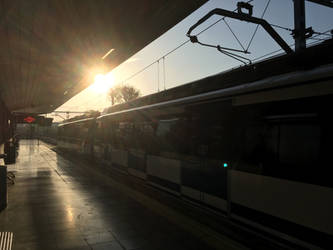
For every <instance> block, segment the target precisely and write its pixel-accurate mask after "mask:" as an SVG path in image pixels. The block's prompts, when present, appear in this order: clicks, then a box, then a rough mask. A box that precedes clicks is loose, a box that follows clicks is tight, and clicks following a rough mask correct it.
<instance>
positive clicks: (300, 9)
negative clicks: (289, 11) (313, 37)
mask: <svg viewBox="0 0 333 250" xmlns="http://www.w3.org/2000/svg"><path fill="white" fill-rule="evenodd" d="M294 24H295V28H294V38H295V51H296V52H298V51H300V50H303V49H305V48H306V40H305V0H294Z"/></svg>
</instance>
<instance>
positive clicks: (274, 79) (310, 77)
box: [97, 63, 333, 119]
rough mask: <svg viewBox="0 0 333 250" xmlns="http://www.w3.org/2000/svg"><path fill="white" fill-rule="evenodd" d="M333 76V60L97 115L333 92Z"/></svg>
mask: <svg viewBox="0 0 333 250" xmlns="http://www.w3.org/2000/svg"><path fill="white" fill-rule="evenodd" d="M332 80H333V63H332V64H328V65H323V66H320V67H317V68H314V69H311V70H307V71H301V70H300V71H297V72H290V73H286V74H281V75H278V76H271V77H268V78H265V79H262V80H258V81H254V82H248V83H244V84H242V85H237V86H232V87H229V88H222V89H219V90H214V91H209V92H205V93H201V94H197V95H193V96H186V97H182V98H177V99H173V100H169V101H164V102H159V103H154V104H149V105H144V106H139V107H133V108H129V109H124V110H120V111H115V112H113V113H110V114H105V115H102V116H100V117H98V118H97V119H103V118H107V117H114V116H116V115H121V114H126V113H129V112H133V111H144V110H148V109H149V110H153V109H159V108H165V107H171V106H177V105H186V104H192V103H200V102H206V101H215V100H221V99H231V98H233V101H234V104H235V105H239V104H241V103H243V104H244V103H246V102H247V103H248V102H249V101H250V102H262V101H269V100H274V99H276V98H280V99H291V98H295V97H306V96H319V95H326V94H333V82H332ZM300 83H302V84H300ZM305 83H306V84H305ZM313 84H315V85H313ZM304 86H305V88H304ZM286 87H292V88H293V89H292V90H291V89H287V90H284V91H285V92H281V91H280V92H277V93H275V96H274V94H273V95H272V93H270V95H269V96H263V95H261V96H260V95H257V96H256V97H255V100H253V98H252V100H251V96H249V95H251V94H253V93H258V92H259V93H260V92H263V91H270V90H276V89H279V90H281V88H282V89H283V88H284V89H285V88H286ZM297 87H299V88H297ZM289 90H291V91H289ZM288 91H289V93H288ZM276 94H277V95H276ZM279 96H280V97H279ZM235 97H236V98H235Z"/></svg>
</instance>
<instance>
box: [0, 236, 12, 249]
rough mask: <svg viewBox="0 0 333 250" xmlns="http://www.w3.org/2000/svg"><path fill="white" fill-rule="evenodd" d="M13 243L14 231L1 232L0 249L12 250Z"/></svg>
mask: <svg viewBox="0 0 333 250" xmlns="http://www.w3.org/2000/svg"><path fill="white" fill-rule="evenodd" d="M12 243H13V233H12V232H0V250H11V249H12Z"/></svg>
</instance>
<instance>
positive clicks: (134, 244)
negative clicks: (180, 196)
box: [0, 140, 246, 250]
mask: <svg viewBox="0 0 333 250" xmlns="http://www.w3.org/2000/svg"><path fill="white" fill-rule="evenodd" d="M87 169H88V168H86V167H85V166H84V164H83V163H78V162H75V161H71V160H70V159H67V158H66V157H65V156H64V155H63V154H59V153H57V152H55V151H54V150H52V146H51V145H49V144H46V143H44V142H41V141H37V140H21V141H20V149H19V156H18V158H17V162H16V164H13V165H8V171H12V172H13V173H14V174H15V183H14V184H10V185H9V186H8V207H7V208H6V209H5V210H3V211H2V212H0V232H12V233H13V242H12V249H96V250H101V249H111V250H130V249H133V250H134V249H136V250H149V249H154V250H158V249H161V250H163V249H168V250H171V249H173V250H177V249H184V250H185V249H192V250H194V249H197V250H199V249H200V250H201V249H205V250H209V249H246V247H245V246H243V245H242V244H239V243H238V242H236V241H234V240H231V239H229V238H227V237H222V238H221V237H216V236H215V235H214V233H213V232H212V231H209V230H208V231H207V230H206V231H205V229H203V228H201V227H200V225H197V224H195V223H193V221H189V220H187V219H186V218H185V217H184V216H181V215H178V214H177V213H175V212H173V211H172V210H168V208H166V207H165V206H163V205H161V204H159V203H158V202H154V201H151V200H150V199H149V198H147V196H140V194H139V193H137V192H135V191H133V192H132V191H129V190H130V189H128V190H126V188H123V186H121V185H119V184H118V183H117V182H115V181H112V180H111V179H110V178H109V177H107V176H104V177H103V174H102V175H95V174H93V173H92V171H93V168H91V166H90V168H89V169H90V170H87ZM170 217H172V218H173V219H172V220H170ZM189 228H190V230H187V229H189Z"/></svg>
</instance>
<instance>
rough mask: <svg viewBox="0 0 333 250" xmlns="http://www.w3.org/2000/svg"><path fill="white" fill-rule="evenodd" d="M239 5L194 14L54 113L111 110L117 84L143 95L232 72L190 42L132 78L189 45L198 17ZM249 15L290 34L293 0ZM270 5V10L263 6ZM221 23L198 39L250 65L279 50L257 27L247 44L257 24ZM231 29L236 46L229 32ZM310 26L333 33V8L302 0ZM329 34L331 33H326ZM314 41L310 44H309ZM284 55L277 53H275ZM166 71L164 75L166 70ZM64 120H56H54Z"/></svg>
mask: <svg viewBox="0 0 333 250" xmlns="http://www.w3.org/2000/svg"><path fill="white" fill-rule="evenodd" d="M237 2H238V1H235V0H210V1H208V2H207V3H206V4H205V5H203V6H202V7H201V8H199V9H197V10H196V11H195V12H193V13H192V14H191V15H189V16H188V17H187V18H185V19H184V20H183V21H181V22H180V23H178V24H177V25H175V26H174V27H173V28H171V29H170V30H169V31H167V32H166V33H164V34H163V35H162V36H160V37H159V38H157V39H156V40H155V41H153V42H152V43H150V44H149V45H147V46H146V47H144V48H143V49H142V50H141V51H139V52H138V53H136V54H135V55H133V56H132V57H131V58H129V59H128V60H127V61H125V62H124V63H122V64H121V65H119V66H118V67H116V68H115V69H113V70H112V71H111V72H110V73H108V74H107V76H106V77H105V76H100V75H99V76H97V77H96V79H97V81H96V82H95V83H91V84H92V85H91V86H90V87H88V88H87V89H85V90H83V91H82V92H80V93H79V94H77V95H76V96H74V97H73V98H71V99H70V100H69V101H67V102H66V103H65V104H63V105H62V106H60V107H59V108H58V109H57V110H66V111H86V110H99V111H102V110H103V109H104V108H106V107H108V106H110V99H109V98H108V96H107V89H108V88H109V87H110V86H112V85H115V84H121V83H126V84H129V85H131V86H133V87H135V88H137V89H139V90H140V92H141V94H142V96H144V95H148V94H152V93H156V92H158V91H163V90H164V89H170V88H172V87H176V86H179V85H182V84H185V83H188V82H191V81H194V80H197V79H200V78H203V77H206V76H209V75H213V74H216V73H219V72H223V71H226V70H230V69H232V68H235V67H239V66H241V65H242V63H241V62H239V61H237V60H235V59H232V58H230V57H228V56H226V55H224V54H222V53H220V52H218V51H217V50H216V49H214V48H208V47H203V46H200V45H198V44H193V43H191V42H188V43H186V44H185V45H184V46H182V47H181V48H179V49H177V50H176V51H174V52H173V53H171V54H169V55H167V56H166V57H165V58H164V60H163V59H161V60H159V62H156V63H154V64H153V65H152V66H150V67H148V68H147V69H146V70H144V71H143V72H142V73H140V74H137V75H136V76H135V77H131V76H132V75H133V74H135V73H137V72H138V71H140V70H141V69H143V68H145V67H146V66H147V65H150V64H151V63H153V62H155V61H157V60H158V59H160V58H163V56H164V55H165V54H167V53H168V52H169V51H171V50H173V49H174V48H176V47H178V46H179V45H180V44H182V43H183V42H185V41H187V40H188V38H187V37H186V33H187V31H188V29H189V28H190V27H191V26H192V25H193V24H195V23H196V22H197V21H198V20H199V19H200V18H201V17H203V16H204V15H205V14H207V13H208V12H209V11H210V10H212V9H215V8H223V9H227V10H230V11H233V10H235V8H236V4H237ZM251 4H252V5H253V6H254V8H253V16H255V17H259V18H260V17H261V16H262V15H263V11H264V9H265V8H266V7H267V9H266V12H265V13H264V16H263V19H265V20H266V21H268V22H269V23H271V24H275V25H279V26H282V27H285V28H290V29H292V28H293V26H294V24H293V23H294V19H293V18H294V15H293V1H292V0H253V1H252V2H251ZM267 4H268V5H267ZM220 19H221V16H212V17H211V18H210V19H208V20H207V21H206V22H205V23H203V24H202V25H200V26H199V27H197V28H196V29H195V30H194V31H193V34H198V33H199V32H200V31H202V30H204V29H205V28H206V27H208V26H209V25H210V24H213V23H214V22H216V21H218V20H220ZM225 21H226V23H225V22H224V21H223V20H222V21H220V22H218V23H217V24H215V25H214V26H212V27H211V28H210V29H208V30H206V31H205V32H203V33H202V34H200V35H199V36H198V38H199V40H200V41H201V42H204V43H208V44H212V45H221V46H223V47H229V48H234V49H242V47H241V46H243V47H244V48H247V47H248V46H249V49H248V51H249V52H250V54H246V55H245V54H239V55H241V56H245V57H247V58H249V59H251V60H254V59H256V58H259V57H261V56H263V55H265V54H267V53H270V52H272V51H276V50H279V49H280V47H279V46H278V45H277V44H276V43H275V41H274V40H273V39H272V38H270V36H269V35H268V34H267V33H266V32H265V31H264V29H263V28H261V27H259V28H258V30H257V32H256V33H255V36H254V38H253V41H252V42H251V44H250V45H249V42H250V40H251V37H252V36H253V34H254V32H255V30H256V25H254V24H250V23H247V22H241V21H238V20H233V19H230V18H227V19H225ZM227 25H229V27H230V28H231V29H232V31H233V32H234V34H235V35H236V37H237V39H238V40H239V42H238V41H237V40H236V38H235V37H234V35H233V34H232V33H231V31H230V30H229V28H228V26H227ZM310 26H311V27H312V28H313V30H314V31H315V32H325V31H328V30H330V29H333V9H331V8H328V7H325V6H320V5H318V4H314V3H311V2H308V1H306V27H310ZM275 30H276V31H277V32H278V33H279V35H280V36H281V37H282V38H283V39H284V40H285V41H286V42H287V43H288V44H293V43H294V40H293V37H292V35H291V32H290V31H288V30H285V29H280V28H275ZM327 34H329V33H327ZM316 38H319V39H322V38H328V35H326V36H325V35H318V36H317V37H316ZM314 42H318V41H316V40H308V41H307V43H308V44H309V43H314ZM278 53H283V51H279V52H277V53H275V54H278ZM164 69H165V70H164ZM61 120H62V118H60V117H55V119H54V121H61Z"/></svg>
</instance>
